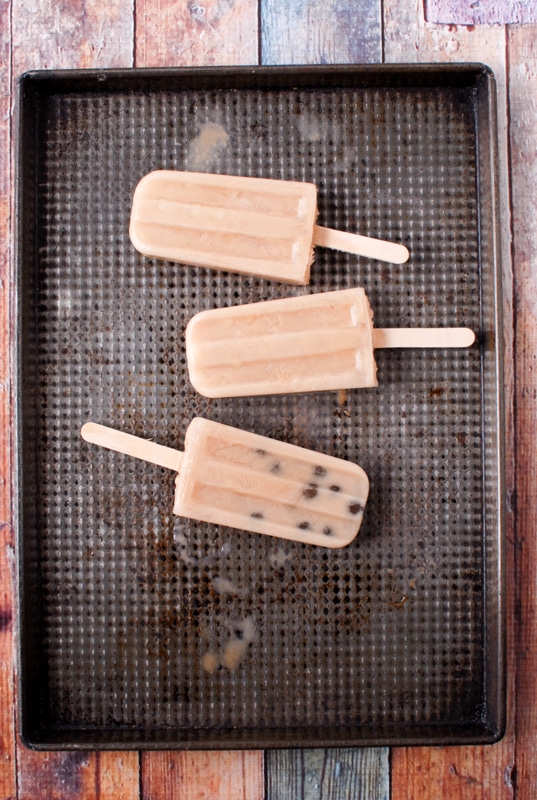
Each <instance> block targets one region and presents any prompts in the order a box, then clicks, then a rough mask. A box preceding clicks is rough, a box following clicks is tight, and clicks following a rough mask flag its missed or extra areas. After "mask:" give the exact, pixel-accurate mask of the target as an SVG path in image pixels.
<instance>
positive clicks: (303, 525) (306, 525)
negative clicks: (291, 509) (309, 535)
mask: <svg viewBox="0 0 537 800" xmlns="http://www.w3.org/2000/svg"><path fill="white" fill-rule="evenodd" d="M298 527H299V528H300V530H301V531H309V529H310V528H311V525H310V524H309V522H306V520H304V522H299V523H298Z"/></svg>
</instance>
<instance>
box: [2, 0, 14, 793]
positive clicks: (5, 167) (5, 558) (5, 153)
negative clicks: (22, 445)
mask: <svg viewBox="0 0 537 800" xmlns="http://www.w3.org/2000/svg"><path fill="white" fill-rule="evenodd" d="M10 65H11V3H10V2H9V1H8V2H3V3H0V119H2V120H4V124H3V125H0V441H1V442H2V445H1V446H0V698H1V700H0V797H6V798H9V797H15V794H16V786H17V784H16V769H15V766H16V760H15V714H14V708H13V704H14V696H13V694H14V693H13V626H14V619H13V617H14V608H15V604H14V601H13V591H14V584H13V580H12V578H13V566H14V558H13V554H14V535H13V521H12V518H11V513H12V505H13V459H12V442H11V425H10V420H11V408H12V400H13V397H12V380H11V376H12V374H13V372H12V365H11V361H10V355H9V353H10V342H11V330H12V322H11V320H10V317H9V298H10V292H9V286H10V285H11V281H12V280H13V270H12V263H11V260H10V258H9V253H10V249H11V246H10V243H11V241H12V238H13V237H12V200H11V196H12V193H11V186H12V175H11V162H10V156H9V148H10V133H11V120H10V106H11V97H10V92H9V87H10V85H11V68H10Z"/></svg>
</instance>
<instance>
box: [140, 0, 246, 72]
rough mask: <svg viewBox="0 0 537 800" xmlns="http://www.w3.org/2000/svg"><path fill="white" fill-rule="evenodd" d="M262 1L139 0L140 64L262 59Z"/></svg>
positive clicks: (199, 64)
mask: <svg viewBox="0 0 537 800" xmlns="http://www.w3.org/2000/svg"><path fill="white" fill-rule="evenodd" d="M257 51H258V46H257V2H256V0H205V2H200V3H195V2H192V3H185V2H183V0H137V3H136V47H135V64H136V66H137V67H164V66H214V65H226V64H257V60H258V52H257Z"/></svg>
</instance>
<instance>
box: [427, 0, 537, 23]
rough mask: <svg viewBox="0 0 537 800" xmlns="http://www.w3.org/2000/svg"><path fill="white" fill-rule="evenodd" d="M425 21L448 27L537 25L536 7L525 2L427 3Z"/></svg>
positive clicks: (451, 0) (429, 0) (430, 0)
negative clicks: (515, 23)
mask: <svg viewBox="0 0 537 800" xmlns="http://www.w3.org/2000/svg"><path fill="white" fill-rule="evenodd" d="M425 18H426V20H427V21H428V22H440V23H444V24H447V25H505V24H509V23H513V22H518V23H528V22H537V5H536V4H535V3H528V2H527V1H526V2H524V0H492V2H491V0H474V2H472V3H469V2H468V0H425Z"/></svg>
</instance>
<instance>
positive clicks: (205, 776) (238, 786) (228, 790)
mask: <svg viewBox="0 0 537 800" xmlns="http://www.w3.org/2000/svg"><path fill="white" fill-rule="evenodd" d="M142 798H143V800H262V798H263V753H262V752H260V751H250V750H245V751H242V752H227V751H222V752H218V751H215V752H203V751H199V752H188V751H187V752H169V753H144V754H143V755H142Z"/></svg>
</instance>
